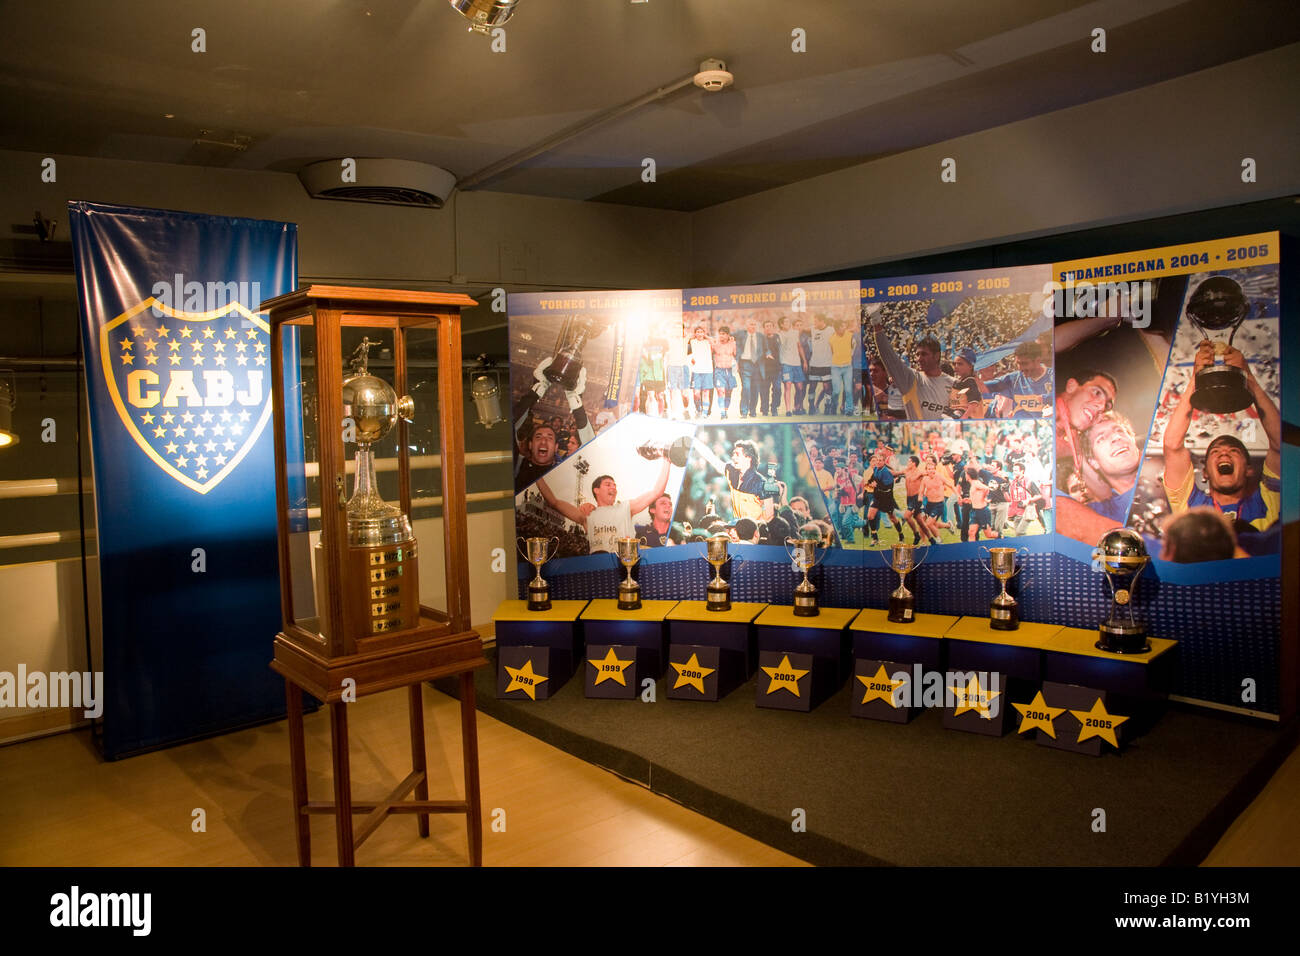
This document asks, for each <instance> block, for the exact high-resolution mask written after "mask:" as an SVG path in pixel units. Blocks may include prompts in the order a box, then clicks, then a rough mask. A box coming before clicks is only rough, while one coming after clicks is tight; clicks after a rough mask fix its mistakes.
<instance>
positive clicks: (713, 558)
mask: <svg viewBox="0 0 1300 956" xmlns="http://www.w3.org/2000/svg"><path fill="white" fill-rule="evenodd" d="M729 540H730V539H729V538H728V537H727V536H726V535H725V534H715V535H713V536H712V537H711V538H709V539H708V540H707V541H706V542H705V543H704V549H705V557H706V559H707V560H708V562H709V564H711V565H712V566H713V580H712V581H710V582H709V589H708V594H709V598H708V601H707V602H705V605H704V606H705V609H706V610H709V611H730V610H731V585H730V584H728V583H727V581H726V580H724V579H723V577H722V566H723V565H724V564H726V563H727V560H728V558H727V543H728V542H729Z"/></svg>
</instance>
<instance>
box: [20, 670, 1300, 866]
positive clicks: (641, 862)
mask: <svg viewBox="0 0 1300 956" xmlns="http://www.w3.org/2000/svg"><path fill="white" fill-rule="evenodd" d="M351 708H352V709H351V710H350V712H349V714H350V716H349V724H350V728H351V736H352V751H351V755H352V773H353V784H354V792H355V794H356V797H357V799H367V798H373V797H378V796H380V795H382V794H383V793H386V792H387V791H388V790H389V789H390V788H391V787H392V786H393V785H394V784H395V783H396V781H398V780H399V779H401V778H402V777H403V776H405V774H406V772H407V770H408V769H409V750H408V746H409V745H408V743H407V737H406V694H405V693H404V692H402V691H397V692H391V693H387V694H379V695H376V696H373V697H366V698H362V699H361V700H360V701H358V702H357V703H356V704H353V705H351ZM425 710H426V714H427V716H428V720H429V723H428V725H427V726H428V743H429V771H430V779H431V788H430V789H431V792H430V795H431V797H433V798H434V799H438V798H440V797H445V796H451V795H453V794H454V795H459V794H460V793H461V779H462V778H461V759H460V735H459V705H458V704H457V702H456V701H454V700H452V699H451V698H448V697H446V696H444V695H443V694H440V693H438V692H436V691H433V690H431V689H428V688H426V689H425ZM478 719H479V740H480V755H481V764H482V794H483V806H484V829H485V834H484V853H483V856H484V862H485V864H486V865H488V866H619V865H636V866H669V865H676V866H799V865H803V864H802V863H801V862H800V861H799V860H796V859H795V858H793V857H790V856H788V855H786V854H784V853H781V852H778V851H776V850H773V849H772V848H770V847H768V846H765V845H763V844H761V843H758V842H757V841H755V840H752V839H750V838H748V837H745V836H742V835H741V834H739V833H736V832H735V831H733V830H730V829H728V828H726V827H724V826H722V825H721V824H718V823H715V822H714V821H712V820H709V819H707V818H705V817H703V816H700V815H699V814H697V813H694V812H692V811H690V810H687V809H685V808H684V807H681V806H679V805H677V804H675V803H672V802H671V801H669V800H666V799H664V798H662V797H659V796H657V795H655V794H652V793H650V792H649V791H647V790H645V789H643V788H641V787H640V786H637V785H635V784H631V783H628V782H627V781H625V780H622V779H620V778H618V777H616V776H614V775H613V774H611V773H608V772H607V771H604V770H601V769H599V768H597V767H593V766H591V765H589V764H586V763H583V762H582V761H580V760H578V759H576V758H574V757H571V756H569V755H568V754H565V753H563V752H561V751H559V750H556V749H554V748H553V747H550V746H549V745H547V744H544V743H541V742H540V741H538V740H535V739H534V738H532V737H529V736H527V735H526V734H523V733H521V732H519V731H517V730H514V729H513V728H511V727H508V726H506V725H505V724H502V723H500V722H498V721H496V720H493V719H492V718H490V717H487V716H485V715H483V714H479V718H478ZM306 728H307V762H308V780H309V790H310V793H311V796H312V797H313V798H314V799H319V800H327V799H330V796H331V790H330V779H329V728H328V724H327V722H326V718H325V715H324V714H323V713H317V714H311V715H308V716H307V718H306ZM288 754H289V747H288V738H287V735H286V733H285V725H284V722H283V721H280V722H277V723H274V724H269V725H266V726H262V727H257V728H253V729H250V730H244V731H240V732H237V733H231V734H226V735H224V736H221V737H216V738H213V739H211V740H205V741H200V742H198V743H193V744H187V745H185V746H181V747H173V748H171V749H169V750H165V751H161V752H158V753H152V754H145V755H143V756H140V757H133V758H130V759H128V760H122V761H118V762H115V763H105V762H103V761H101V760H100V759H99V758H98V756H97V755H96V753H95V751H94V749H93V748H92V746H91V743H90V738H89V732H88V731H84V730H83V731H77V732H74V733H65V734H60V735H58V736H54V737H46V738H43V739H39V740H31V741H26V742H24V743H19V744H14V745H11V746H9V747H3V748H0V794H3V804H4V809H3V812H2V813H0V865H6V866H114V865H115V866H140V865H151V866H238V865H264V866H290V865H293V864H294V863H295V862H296V856H295V851H294V843H293V833H292V828H291V819H290V816H291V814H290V811H289V803H290V796H289V771H288ZM1297 805H1300V752H1297V753H1292V754H1291V756H1290V757H1289V758H1288V760H1287V762H1286V763H1285V764H1284V765H1283V766H1282V768H1281V769H1280V770H1279V771H1278V773H1277V774H1276V775H1275V776H1274V778H1273V780H1272V781H1271V782H1270V784H1269V786H1268V787H1267V788H1266V789H1265V791H1264V792H1263V793H1262V794H1261V795H1260V796H1259V798H1257V799H1256V801H1255V802H1254V803H1253V804H1252V805H1251V806H1250V807H1249V808H1248V809H1247V811H1246V812H1245V813H1244V814H1242V816H1241V817H1240V818H1239V819H1238V820H1237V821H1236V823H1235V824H1234V825H1233V827H1232V828H1231V830H1229V832H1228V833H1227V834H1226V835H1225V836H1224V838H1223V840H1222V841H1221V842H1220V843H1219V845H1218V846H1217V847H1216V848H1215V850H1214V852H1213V853H1212V854H1211V855H1210V857H1209V859H1208V860H1207V861H1206V862H1207V863H1208V864H1212V865H1223V866H1241V865H1291V866H1294V865H1297V864H1300V815H1298V814H1296V813H1295V807H1296V806H1297ZM198 811H202V813H201V814H200V813H199V812H198ZM200 817H201V818H202V822H203V824H204V826H205V828H206V829H204V830H202V831H200V830H199V828H198V825H197V821H199V820H200ZM494 819H495V821H496V826H495V828H494V826H493V821H494ZM463 820H464V818H463V817H456V816H442V817H440V816H434V817H433V818H432V820H431V832H430V837H429V839H428V840H420V839H418V838H417V836H416V833H415V820H414V818H411V817H395V818H393V819H391V820H389V821H388V822H387V823H385V824H384V825H383V826H382V827H380V828H379V830H378V831H377V832H376V833H375V834H374V836H372V837H371V838H370V839H369V840H368V841H367V842H366V843H365V844H364V845H363V846H362V847H361V849H360V850H359V851H358V853H357V863H358V864H359V865H367V866H413V865H418V866H463V865H464V864H465V863H466V860H467V850H466V842H465V827H464V822H463ZM312 845H313V852H314V862H316V863H317V864H319V865H328V864H333V863H334V862H335V846H334V831H333V819H332V818H331V817H328V816H315V817H313V818H312ZM990 863H996V861H990Z"/></svg>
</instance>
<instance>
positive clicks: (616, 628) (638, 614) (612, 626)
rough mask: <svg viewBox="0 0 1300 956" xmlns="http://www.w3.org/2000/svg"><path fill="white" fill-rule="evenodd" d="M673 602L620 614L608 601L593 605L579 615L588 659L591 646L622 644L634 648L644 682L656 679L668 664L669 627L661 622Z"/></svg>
mask: <svg viewBox="0 0 1300 956" xmlns="http://www.w3.org/2000/svg"><path fill="white" fill-rule="evenodd" d="M676 606H677V602H676V601H642V602H641V607H639V608H638V609H636V610H635V611H620V610H619V608H618V601H616V600H614V599H612V598H610V599H608V600H605V599H602V600H598V601H592V602H591V603H590V604H588V605H587V608H586V610H585V611H583V612H582V618H581V620H582V634H583V639H584V640H585V641H586V642H587V656H588V657H591V656H593V655H592V654H591V648H592V645H595V644H599V645H602V646H604V645H609V644H621V645H629V646H632V647H635V648H636V660H637V669H638V671H639V672H640V674H641V676H642V677H643V678H645V677H651V678H654V679H656V680H657V679H658V678H659V676H660V675H661V674H663V672H664V668H665V667H666V666H667V664H668V625H667V623H666V622H665V620H664V618H665V617H666V616H667V615H668V613H669V612H670V611H671V610H672V609H673V608H674V607H676Z"/></svg>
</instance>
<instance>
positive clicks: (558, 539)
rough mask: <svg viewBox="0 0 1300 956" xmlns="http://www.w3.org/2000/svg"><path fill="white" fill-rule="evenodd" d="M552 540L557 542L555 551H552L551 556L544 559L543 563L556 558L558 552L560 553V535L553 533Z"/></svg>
mask: <svg viewBox="0 0 1300 956" xmlns="http://www.w3.org/2000/svg"><path fill="white" fill-rule="evenodd" d="M551 540H552V541H554V542H555V550H553V551H552V552H551V556H550V557H549V558H547V559H546V561H543V562H542V564H545V563H546V562H547V561H552V560H554V559H555V556H556V555H557V554H559V553H560V538H559V536H558V535H551Z"/></svg>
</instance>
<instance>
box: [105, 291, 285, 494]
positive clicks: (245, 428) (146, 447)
mask: <svg viewBox="0 0 1300 956" xmlns="http://www.w3.org/2000/svg"><path fill="white" fill-rule="evenodd" d="M270 332H271V330H270V327H269V326H268V325H267V324H266V322H265V321H263V320H262V319H260V318H259V317H258V316H257V315H256V314H255V313H253V312H250V311H249V310H248V309H247V308H245V307H244V306H243V305H242V304H241V303H239V302H231V303H229V304H228V305H224V306H222V307H221V308H218V309H212V310H211V311H208V312H183V311H180V310H178V309H173V308H171V307H170V306H168V305H164V304H162V303H160V302H159V301H158V300H157V299H154V298H148V299H145V300H144V301H143V302H141V303H140V304H139V305H137V306H134V307H132V308H131V309H128V310H127V311H126V312H123V313H122V314H121V315H119V316H118V317H117V318H115V319H113V320H112V321H111V322H108V323H107V324H105V325H104V327H103V328H102V329H100V332H99V354H100V361H101V364H102V366H103V373H104V381H105V384H106V385H107V386H108V392H109V394H110V395H111V396H112V398H113V405H114V406H115V407H116V408H117V414H118V415H119V416H120V417H121V419H122V424H123V425H125V426H126V430H127V432H128V433H129V434H130V436H131V438H132V439H134V440H135V443H136V444H137V445H139V446H140V450H141V451H143V452H144V453H145V454H146V455H148V456H149V458H150V459H151V460H152V461H153V463H154V464H155V465H157V466H158V467H159V468H161V469H162V470H163V472H165V473H166V474H167V475H169V476H170V477H172V478H174V479H175V480H176V481H178V482H180V483H181V484H182V485H184V486H185V487H186V488H190V489H192V490H194V491H197V492H198V493H199V494H201V495H205V494H207V493H208V492H209V491H211V490H212V489H213V488H215V487H216V486H217V485H219V484H221V482H222V480H223V479H224V478H225V477H226V476H227V475H229V474H230V473H231V472H232V471H234V470H235V468H236V467H237V466H238V465H239V463H240V462H241V461H243V459H244V456H245V455H247V454H248V452H249V450H250V449H251V448H252V447H253V445H254V444H255V443H256V442H257V439H258V436H260V435H261V434H262V429H263V428H265V427H266V423H267V421H268V420H269V419H270V417H271V401H270V397H271V396H270V387H269V382H270V365H271V363H270Z"/></svg>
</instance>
